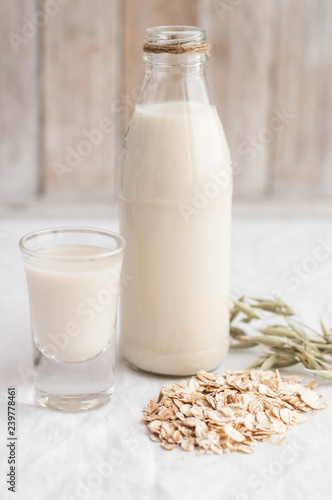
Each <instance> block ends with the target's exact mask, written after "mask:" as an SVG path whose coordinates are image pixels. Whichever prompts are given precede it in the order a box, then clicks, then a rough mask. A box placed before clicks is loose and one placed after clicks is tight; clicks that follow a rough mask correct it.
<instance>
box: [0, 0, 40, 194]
mask: <svg viewBox="0 0 332 500" xmlns="http://www.w3.org/2000/svg"><path fill="white" fill-rule="evenodd" d="M36 3H37V2H36V1H35V0H25V1H24V2H22V1H21V0H2V1H1V3H0V199H1V200H4V199H10V198H12V197H16V198H22V197H29V196H32V195H34V194H37V191H38V184H39V176H38V150H39V142H38V116H39V105H38V100H37V96H38V39H39V29H38V27H36V24H35V22H34V14H35V9H36Z"/></svg>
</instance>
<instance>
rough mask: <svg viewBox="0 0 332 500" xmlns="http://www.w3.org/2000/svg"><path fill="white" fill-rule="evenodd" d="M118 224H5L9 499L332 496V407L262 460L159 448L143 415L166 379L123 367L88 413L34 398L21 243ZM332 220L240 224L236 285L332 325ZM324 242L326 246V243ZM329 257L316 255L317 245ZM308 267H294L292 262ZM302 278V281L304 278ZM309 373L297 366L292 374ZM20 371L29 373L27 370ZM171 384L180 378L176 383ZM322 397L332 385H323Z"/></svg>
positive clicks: (2, 348) (3, 458)
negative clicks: (12, 484)
mask: <svg viewBox="0 0 332 500" xmlns="http://www.w3.org/2000/svg"><path fill="white" fill-rule="evenodd" d="M70 224H77V225H89V226H96V227H105V228H112V229H115V230H116V229H117V223H116V220H115V219H113V220H112V219H106V218H100V217H99V218H98V217H96V218H94V219H83V218H78V217H77V218H71V220H69V219H66V220H61V219H60V220H54V219H53V220H51V219H47V218H45V219H31V218H26V219H23V218H21V219H20V220H18V219H15V218H13V219H9V218H8V219H7V220H2V221H1V224H0V280H1V281H0V282H1V297H0V309H1V314H0V321H1V344H0V359H1V361H0V363H1V364H0V380H1V415H0V417H1V422H0V435H1V441H0V476H1V477H0V498H1V499H7V498H15V499H17V500H75V499H76V500H85V499H93V500H110V499H116V500H127V499H128V500H131V499H135V500H150V499H151V500H157V499H158V500H164V499H165V500H166V499H167V500H173V499H174V500H179V499H181V500H186V499H191V500H192V499H202V498H204V499H209V500H256V499H257V500H259V499H266V498H268V499H269V500H285V499H290V498H291V499H292V500H327V499H329V498H331V484H332V483H331V481H332V480H331V467H332V407H329V408H328V409H327V410H323V411H320V412H317V414H316V415H313V416H311V417H310V418H309V420H308V421H307V422H306V423H304V424H301V425H299V426H297V427H296V428H294V429H293V430H291V431H289V432H288V433H287V440H286V443H284V444H272V443H268V442H267V443H261V444H259V445H258V447H257V451H256V453H255V454H253V455H243V454H240V453H233V454H225V455H221V456H215V455H207V456H197V455H196V454H195V453H186V452H184V451H182V450H180V449H179V450H174V451H165V450H163V449H161V448H160V446H159V445H158V444H156V443H153V442H152V441H150V439H149V438H148V436H147V433H146V429H145V426H144V425H143V424H142V423H141V419H142V408H143V406H144V405H145V404H146V403H147V402H148V401H149V400H150V399H155V398H156V397H157V396H158V393H159V390H160V388H161V386H162V385H164V384H168V383H171V382H172V379H170V378H166V377H157V376H152V375H151V376H150V375H148V374H144V373H141V372H136V371H134V370H132V369H130V368H128V367H127V366H126V365H125V364H124V363H123V362H122V361H121V360H120V359H119V360H118V363H117V373H116V391H115V395H114V398H113V400H112V402H111V403H110V404H109V405H108V406H106V407H104V408H102V409H100V410H98V411H94V412H91V413H86V414H62V413H57V412H52V411H48V410H44V409H41V408H38V407H37V406H36V405H35V403H34V401H33V391H32V387H31V378H30V376H29V373H23V374H22V370H23V368H22V367H29V366H31V341H30V329H29V311H28V297H27V291H26V285H25V277H24V271H23V265H22V263H21V257H20V253H19V249H18V245H17V243H18V239H19V238H20V237H21V236H22V235H23V234H25V233H27V232H30V231H33V230H36V229H42V228H44V227H50V226H56V225H70ZM331 234H332V224H331V222H330V221H329V220H328V219H325V220H324V219H298V218H297V219H291V218H288V219H286V218H284V219H278V218H269V219H267V218H263V217H262V218H260V219H258V218H252V217H245V218H235V220H234V222H233V242H232V247H233V251H232V290H233V292H234V293H236V294H240V293H246V294H247V295H253V296H264V297H265V296H266V295H267V294H269V293H271V292H272V291H275V290H279V291H280V290H281V291H282V292H283V293H284V294H285V298H286V299H287V300H288V301H289V302H290V303H291V305H292V306H293V307H294V308H295V309H296V310H297V311H298V312H299V313H300V315H302V317H303V319H304V320H305V321H306V322H309V323H310V324H311V325H312V326H316V325H317V320H318V317H319V315H321V316H322V317H323V318H324V320H325V322H326V324H327V325H332V293H331V290H332V279H331V278H332V255H331V253H332V248H331V253H328V249H329V247H328V243H329V235H331ZM324 242H325V243H324ZM324 244H325V247H326V248H325V252H324V249H323V250H317V245H320V247H321V248H323V247H324ZM294 265H295V266H299V267H300V271H299V268H298V267H297V268H294V267H292V266H294ZM299 272H300V274H301V275H302V278H299V277H297V276H296V273H299ZM254 356H255V355H254V353H251V352H249V353H246V354H245V353H238V352H236V353H231V354H229V355H228V357H227V358H226V360H225V361H224V363H223V364H222V366H221V369H226V368H231V369H242V368H245V367H246V366H247V365H248V364H249V363H251V362H252V361H253V359H254ZM295 372H299V373H301V374H303V373H304V370H303V369H302V368H301V367H295V368H293V369H290V370H288V371H287V373H295ZM20 373H21V374H20ZM173 380H174V379H173ZM11 383H14V384H15V385H16V388H17V396H16V397H17V436H18V440H17V463H18V475H17V492H16V493H15V494H13V493H11V492H8V491H7V488H6V484H5V483H6V474H7V472H8V467H9V466H8V464H7V455H8V448H7V447H6V443H7V442H6V438H7V406H6V391H7V387H8V385H9V384H11ZM319 384H320V387H319V389H320V392H321V393H323V395H324V400H328V399H330V400H332V384H329V383H328V382H324V381H319Z"/></svg>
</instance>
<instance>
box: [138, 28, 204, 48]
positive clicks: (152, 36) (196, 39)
mask: <svg viewBox="0 0 332 500" xmlns="http://www.w3.org/2000/svg"><path fill="white" fill-rule="evenodd" d="M145 39H146V41H147V42H149V43H153V44H157V45H172V44H174V42H175V43H179V44H180V45H193V46H195V45H197V44H200V43H202V42H204V41H206V31H205V29H204V28H200V27H199V26H186V25H164V26H153V27H151V28H147V30H146V33H145Z"/></svg>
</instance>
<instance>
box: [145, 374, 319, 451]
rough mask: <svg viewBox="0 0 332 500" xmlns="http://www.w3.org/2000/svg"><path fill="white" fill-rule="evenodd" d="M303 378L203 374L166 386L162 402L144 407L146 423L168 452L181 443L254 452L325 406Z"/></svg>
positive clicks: (190, 447) (186, 446)
mask: <svg viewBox="0 0 332 500" xmlns="http://www.w3.org/2000/svg"><path fill="white" fill-rule="evenodd" d="M301 380H302V377H298V376H288V377H281V376H280V374H279V372H278V371H277V372H276V373H273V372H271V371H262V370H250V371H247V370H245V371H237V372H233V371H230V370H227V371H225V372H224V373H216V374H212V373H207V372H205V371H203V370H201V371H199V372H198V373H197V375H196V376H195V377H192V378H191V380H190V381H189V382H186V381H181V382H176V383H174V384H172V385H169V386H167V387H166V386H164V387H163V388H162V389H161V391H160V394H159V398H158V402H157V403H155V402H154V401H150V403H149V404H148V405H147V406H146V407H145V408H144V413H145V416H144V419H143V421H144V422H145V423H146V424H147V426H148V429H149V431H150V438H151V439H152V441H157V442H160V443H161V446H162V447H163V448H165V449H166V450H172V449H173V448H174V447H175V446H178V445H179V446H181V448H182V449H183V450H186V451H194V450H195V449H196V450H198V451H199V452H202V453H207V452H210V453H217V454H221V453H223V452H227V451H241V452H244V453H252V452H253V451H254V450H255V446H256V444H257V441H266V440H267V439H269V438H270V437H271V436H272V435H273V434H281V433H283V432H285V431H286V430H287V429H289V428H290V427H292V426H294V425H296V424H299V423H301V422H304V421H305V420H306V419H307V412H309V411H310V410H321V409H323V408H326V406H327V403H320V402H319V401H318V399H319V397H320V394H318V393H316V392H314V391H313V390H312V389H313V388H314V387H315V386H316V385H317V384H316V382H311V383H309V384H307V385H301V384H300V383H299V382H300V381H301Z"/></svg>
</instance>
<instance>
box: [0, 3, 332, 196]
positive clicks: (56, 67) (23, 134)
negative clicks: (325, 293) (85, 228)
mask: <svg viewBox="0 0 332 500" xmlns="http://www.w3.org/2000/svg"><path fill="white" fill-rule="evenodd" d="M159 24H164V25H165V24H189V25H200V26H203V27H205V28H206V30H207V34H208V37H209V40H210V42H211V44H212V60H211V64H210V66H209V68H208V77H209V81H210V86H211V88H212V93H213V95H214V98H215V102H216V105H217V107H218V109H219V112H220V115H221V118H222V121H223V124H224V128H225V131H226V134H227V137H228V140H229V144H230V148H231V152H232V157H233V162H234V173H235V198H236V199H238V200H241V201H243V200H244V201H245V200H257V199H271V200H277V201H278V200H279V201H280V203H283V200H285V199H292V200H294V199H297V198H298V199H302V200H303V199H309V198H310V199H319V200H322V199H324V198H326V199H328V198H329V196H330V195H331V194H332V140H331V138H332V86H331V77H332V29H331V26H332V2H331V0H319V2H318V1H316V0H301V2H299V1H298V0H245V1H244V0H181V1H179V0H94V1H93V2H92V1H91V0H52V1H51V2H50V0H39V1H38V0H24V1H22V0H3V1H2V2H1V3H0V105H1V109H0V201H2V202H3V203H6V202H8V201H13V200H16V199H21V200H22V199H34V198H45V199H66V198H70V199H71V198H74V199H84V200H103V201H104V200H107V199H111V198H112V196H113V195H114V192H115V178H116V166H117V158H118V156H119V151H120V148H121V143H122V140H123V136H124V133H125V129H126V126H127V124H128V121H129V119H130V115H131V113H132V110H133V108H134V105H135V101H136V99H137V96H138V93H139V89H140V86H141V83H142V79H143V76H144V63H143V61H142V50H141V47H142V42H143V38H144V33H145V30H146V28H147V27H150V26H153V25H159ZM87 135H89V137H90V138H92V140H93V141H94V142H95V144H94V145H92V146H91V147H90V148H88V149H87V148H86V142H85V143H84V142H83V143H82V141H84V139H86V137H87Z"/></svg>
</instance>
